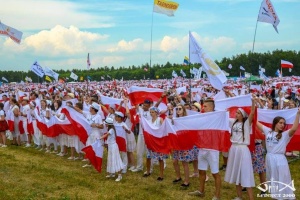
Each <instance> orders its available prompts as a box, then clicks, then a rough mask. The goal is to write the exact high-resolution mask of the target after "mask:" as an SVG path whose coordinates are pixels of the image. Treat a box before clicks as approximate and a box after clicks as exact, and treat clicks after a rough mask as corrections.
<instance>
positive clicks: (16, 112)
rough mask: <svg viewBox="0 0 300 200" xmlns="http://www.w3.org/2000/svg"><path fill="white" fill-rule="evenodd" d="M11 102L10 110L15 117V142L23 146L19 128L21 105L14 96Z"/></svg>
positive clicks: (13, 132) (13, 133)
mask: <svg viewBox="0 0 300 200" xmlns="http://www.w3.org/2000/svg"><path fill="white" fill-rule="evenodd" d="M9 104H10V112H11V115H12V116H13V119H14V131H12V135H13V144H14V145H17V146H21V138H20V130H19V123H20V118H19V116H20V106H19V104H18V102H17V100H16V99H14V98H12V99H10V101H9Z"/></svg>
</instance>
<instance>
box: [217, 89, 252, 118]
mask: <svg viewBox="0 0 300 200" xmlns="http://www.w3.org/2000/svg"><path fill="white" fill-rule="evenodd" d="M251 105H252V101H251V94H248V95H242V96H236V97H230V98H226V99H221V100H216V101H215V110H227V111H229V117H230V118H235V113H236V111H237V109H238V108H242V109H243V110H245V112H246V113H248V114H250V112H251Z"/></svg>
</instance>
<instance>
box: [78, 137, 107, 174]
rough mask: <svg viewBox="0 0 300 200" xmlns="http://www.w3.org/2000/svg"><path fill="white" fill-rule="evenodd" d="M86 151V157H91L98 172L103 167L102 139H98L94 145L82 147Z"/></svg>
mask: <svg viewBox="0 0 300 200" xmlns="http://www.w3.org/2000/svg"><path fill="white" fill-rule="evenodd" d="M82 151H83V152H85V157H86V158H87V159H89V161H90V162H91V164H92V165H93V166H94V167H95V169H96V170H97V171H98V172H101V169H102V157H103V146H102V144H101V141H100V140H96V142H94V143H93V144H92V145H89V146H87V147H85V148H83V149H82Z"/></svg>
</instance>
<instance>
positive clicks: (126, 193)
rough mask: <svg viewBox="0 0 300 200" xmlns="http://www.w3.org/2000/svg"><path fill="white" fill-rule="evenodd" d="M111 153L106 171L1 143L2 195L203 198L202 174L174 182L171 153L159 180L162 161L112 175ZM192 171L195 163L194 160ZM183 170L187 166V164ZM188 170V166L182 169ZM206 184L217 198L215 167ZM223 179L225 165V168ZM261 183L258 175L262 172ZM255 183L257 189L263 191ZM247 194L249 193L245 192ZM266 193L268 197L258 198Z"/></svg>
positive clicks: (228, 191) (227, 195) (227, 193)
mask: <svg viewBox="0 0 300 200" xmlns="http://www.w3.org/2000/svg"><path fill="white" fill-rule="evenodd" d="M106 157H107V152H105V154H104V159H103V167H102V173H98V172H97V171H96V170H95V169H94V168H82V165H83V164H84V163H83V162H82V161H69V160H67V159H66V157H63V158H62V157H59V156H56V155H55V154H45V153H44V152H40V151H37V150H36V149H34V148H23V147H16V146H9V147H8V148H0V199H5V200H7V199H21V200H22V199H24V200H30V199H61V200H69V199H115V200H118V199H120V200H123V199H133V200H136V199H142V200H148V199H149V200H150V199H151V200H153V199H198V198H196V197H191V196H188V194H187V193H188V192H189V191H193V190H196V189H198V186H199V180H198V178H191V184H190V187H189V188H188V190H181V189H180V184H173V183H172V181H173V179H174V178H175V173H174V170H173V165H172V162H171V159H168V161H167V168H166V170H165V179H164V180H163V181H162V182H158V181H156V178H157V177H158V166H155V167H154V173H153V174H152V175H151V176H150V177H147V178H143V177H142V174H143V172H139V173H132V172H129V171H128V172H127V174H125V175H123V180H122V181H121V182H115V181H114V179H107V178H105V176H106V173H105V171H106ZM299 164H300V161H295V162H292V163H291V164H290V170H291V174H292V179H294V181H295V187H296V192H295V194H296V196H297V197H299V196H300V192H299V190H298V188H299V185H300V175H299V169H300V167H299ZM190 169H191V171H192V165H191V166H190ZM181 172H182V167H181ZM182 173H183V172H182ZM208 175H209V177H210V180H209V181H208V182H207V184H206V197H204V198H203V199H211V198H212V196H213V192H214V181H213V178H212V176H211V174H210V173H208ZM221 176H222V180H223V179H224V171H222V172H221ZM256 183H257V184H258V177H257V176H256ZM258 193H259V191H258V189H256V188H255V189H254V195H256V194H258ZM235 196H236V193H235V185H230V184H227V183H225V182H224V181H223V182H222V190H221V197H222V199H225V200H227V199H232V198H234V197H235ZM243 197H244V199H247V198H246V193H245V194H243ZM257 199H262V198H257Z"/></svg>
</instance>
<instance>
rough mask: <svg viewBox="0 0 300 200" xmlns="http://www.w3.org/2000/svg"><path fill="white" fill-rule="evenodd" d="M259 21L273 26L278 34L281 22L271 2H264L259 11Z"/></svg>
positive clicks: (264, 0) (267, 0)
mask: <svg viewBox="0 0 300 200" xmlns="http://www.w3.org/2000/svg"><path fill="white" fill-rule="evenodd" d="M257 21H260V22H266V23H269V24H272V25H273V27H274V29H275V31H276V32H277V33H278V30H277V26H278V24H279V22H280V20H279V18H278V16H277V13H276V11H275V8H274V6H273V4H272V2H271V0H263V1H262V2H261V6H260V9H259V14H258V18H257Z"/></svg>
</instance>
